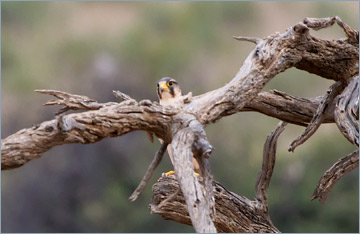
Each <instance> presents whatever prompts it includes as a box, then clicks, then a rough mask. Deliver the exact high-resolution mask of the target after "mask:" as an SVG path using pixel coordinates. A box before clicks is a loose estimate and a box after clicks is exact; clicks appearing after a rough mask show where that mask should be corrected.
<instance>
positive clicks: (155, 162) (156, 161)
mask: <svg viewBox="0 0 360 234" xmlns="http://www.w3.org/2000/svg"><path fill="white" fill-rule="evenodd" d="M167 146H168V143H162V145H161V146H160V149H159V150H158V151H157V152H156V154H155V156H154V159H153V160H152V162H151V163H150V165H149V167H148V169H147V170H146V172H145V175H144V177H143V178H142V180H141V182H140V184H139V185H138V187H137V188H136V189H135V191H134V192H133V193H132V194H131V196H130V197H129V200H130V201H132V202H133V201H135V200H136V199H137V198H138V197H139V195H140V193H142V191H143V190H144V188H145V186H146V184H147V182H148V181H149V180H150V178H151V176H152V174H153V173H154V170H155V169H156V167H157V166H158V165H159V163H160V162H161V160H162V158H163V156H164V153H165V151H166V147H167Z"/></svg>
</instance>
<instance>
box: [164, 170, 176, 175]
mask: <svg viewBox="0 0 360 234" xmlns="http://www.w3.org/2000/svg"><path fill="white" fill-rule="evenodd" d="M173 174H175V171H168V172H166V173H163V176H170V175H173Z"/></svg>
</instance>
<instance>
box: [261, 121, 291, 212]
mask: <svg viewBox="0 0 360 234" xmlns="http://www.w3.org/2000/svg"><path fill="white" fill-rule="evenodd" d="M286 125H287V123H286V122H282V121H281V122H279V123H278V125H277V127H276V129H275V130H274V131H273V132H271V133H270V135H269V136H268V137H267V139H266V142H265V145H264V153H263V162H262V169H261V171H260V173H259V175H258V178H257V180H256V184H255V198H256V200H257V201H258V202H259V203H260V205H261V208H262V209H264V212H266V213H267V210H268V202H267V193H266V190H267V189H268V187H269V184H270V180H271V176H272V173H273V171H274V166H275V160H276V145H277V140H278V138H279V136H280V134H281V133H282V132H283V131H284V129H285V127H286Z"/></svg>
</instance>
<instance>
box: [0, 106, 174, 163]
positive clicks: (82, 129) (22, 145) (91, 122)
mask: <svg viewBox="0 0 360 234" xmlns="http://www.w3.org/2000/svg"><path fill="white" fill-rule="evenodd" d="M176 113H177V112H176V111H175V110H174V109H171V108H164V107H162V106H160V105H159V104H157V103H154V104H152V105H151V106H141V105H139V103H137V102H135V101H134V100H128V101H124V102H122V103H120V104H116V105H110V106H104V107H102V108H101V109H99V110H93V111H86V112H82V113H73V114H68V115H65V116H59V117H57V119H54V120H50V121H45V122H43V123H41V124H38V125H35V126H34V127H32V128H27V129H22V130H20V131H18V132H16V133H14V134H12V135H10V136H8V137H7V138H5V139H3V140H1V169H2V170H6V169H13V168H17V167H20V166H22V165H24V164H25V163H27V162H29V161H31V160H33V159H35V158H38V157H40V156H41V155H42V154H44V153H45V152H46V151H48V150H49V149H51V148H52V147H54V146H57V145H63V144H70V143H81V144H87V143H94V142H97V141H100V140H102V139H103V138H107V137H116V136H121V135H123V134H126V133H128V132H131V131H136V130H146V131H150V132H153V133H155V135H157V136H161V138H162V139H170V138H171V136H169V129H170V123H171V121H172V115H174V114H176Z"/></svg>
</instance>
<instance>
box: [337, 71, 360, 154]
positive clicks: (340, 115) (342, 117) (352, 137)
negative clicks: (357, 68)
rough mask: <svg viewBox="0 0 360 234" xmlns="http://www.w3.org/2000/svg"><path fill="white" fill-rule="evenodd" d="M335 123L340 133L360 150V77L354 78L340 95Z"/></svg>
mask: <svg viewBox="0 0 360 234" xmlns="http://www.w3.org/2000/svg"><path fill="white" fill-rule="evenodd" d="M334 113H335V121H336V124H337V126H338V128H339V130H340V132H341V133H342V134H343V135H344V136H345V137H346V139H348V140H349V141H350V142H351V143H352V144H354V145H356V147H358V148H359V77H358V76H357V77H354V78H353V79H352V80H351V81H350V83H349V85H348V86H347V87H346V88H345V89H344V91H343V92H342V94H341V95H339V97H338V100H337V103H336V107H335V112H334Z"/></svg>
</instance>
